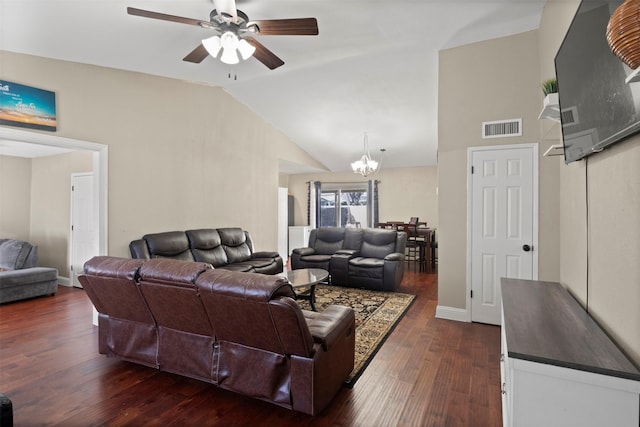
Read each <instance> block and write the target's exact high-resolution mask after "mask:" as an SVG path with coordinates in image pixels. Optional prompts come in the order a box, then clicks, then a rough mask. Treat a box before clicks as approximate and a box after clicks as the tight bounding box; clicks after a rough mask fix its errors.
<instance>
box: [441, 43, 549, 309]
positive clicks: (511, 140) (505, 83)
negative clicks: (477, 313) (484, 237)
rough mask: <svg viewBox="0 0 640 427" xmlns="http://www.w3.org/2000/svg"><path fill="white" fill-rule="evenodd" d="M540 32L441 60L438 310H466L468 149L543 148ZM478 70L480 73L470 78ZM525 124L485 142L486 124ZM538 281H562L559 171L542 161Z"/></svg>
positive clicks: (474, 46) (446, 52) (545, 144)
mask: <svg viewBox="0 0 640 427" xmlns="http://www.w3.org/2000/svg"><path fill="white" fill-rule="evenodd" d="M538 48H539V47H538V32H537V31H530V32H526V33H522V34H517V35H514V36H511V37H504V38H499V39H494V40H489V41H484V42H480V43H474V44H470V45H466V46H462V47H457V48H452V49H448V50H443V51H441V52H440V60H439V89H438V91H439V96H438V103H439V106H438V182H439V185H440V197H439V211H440V213H439V217H440V228H439V231H440V237H439V244H438V245H439V258H438V263H439V264H438V276H439V277H438V300H439V301H438V304H439V305H440V306H443V307H451V308H457V309H462V310H466V309H467V307H466V280H467V279H466V267H467V259H466V253H467V189H466V185H467V176H468V173H469V171H468V168H467V150H468V148H469V147H476V146H490V145H504V144H524V143H538V144H539V153H540V155H542V153H544V151H546V149H547V148H548V146H549V145H551V143H550V142H549V141H545V140H541V138H540V129H539V126H540V125H539V120H538V115H539V113H540V110H541V106H542V92H541V90H540V82H541V78H540V71H539V69H538V67H539V65H538V64H539V61H538ZM470 70H472V72H470ZM515 118H522V129H523V135H522V136H520V137H508V138H494V139H482V138H481V124H482V122H484V121H492V120H503V119H515ZM539 168H540V172H539V176H540V178H539V204H540V209H539V213H538V215H539V224H538V226H539V239H538V262H539V272H538V277H539V279H541V280H558V279H559V277H560V267H559V261H558V260H559V240H558V233H557V218H558V212H559V207H558V196H557V194H558V189H557V188H558V184H557V179H558V166H557V159H555V158H540V159H539Z"/></svg>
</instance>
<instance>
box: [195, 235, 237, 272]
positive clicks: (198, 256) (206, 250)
mask: <svg viewBox="0 0 640 427" xmlns="http://www.w3.org/2000/svg"><path fill="white" fill-rule="evenodd" d="M187 238H188V239H189V244H190V245H191V252H192V253H193V258H194V259H195V260H196V261H198V262H206V263H208V264H211V265H213V266H214V267H221V266H223V265H226V264H228V263H229V259H228V258H227V253H226V252H225V250H224V247H223V246H222V239H221V238H220V233H218V230H216V229H213V228H206V229H200V230H187Z"/></svg>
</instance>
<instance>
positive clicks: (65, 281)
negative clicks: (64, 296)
mask: <svg viewBox="0 0 640 427" xmlns="http://www.w3.org/2000/svg"><path fill="white" fill-rule="evenodd" d="M58 285H62V286H68V287H71V286H72V285H71V280H69V278H68V277H63V276H58Z"/></svg>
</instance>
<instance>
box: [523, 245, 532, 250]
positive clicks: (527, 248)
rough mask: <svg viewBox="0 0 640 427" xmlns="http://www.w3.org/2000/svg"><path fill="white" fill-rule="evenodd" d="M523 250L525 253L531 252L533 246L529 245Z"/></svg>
mask: <svg viewBox="0 0 640 427" xmlns="http://www.w3.org/2000/svg"><path fill="white" fill-rule="evenodd" d="M522 250H523V251H525V252H529V251H530V250H531V246H529V245H522Z"/></svg>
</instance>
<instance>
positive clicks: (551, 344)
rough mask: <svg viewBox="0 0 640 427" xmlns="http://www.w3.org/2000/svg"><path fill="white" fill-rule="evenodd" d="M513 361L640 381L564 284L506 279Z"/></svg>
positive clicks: (504, 300)
mask: <svg viewBox="0 0 640 427" xmlns="http://www.w3.org/2000/svg"><path fill="white" fill-rule="evenodd" d="M501 286H502V309H503V311H504V318H505V320H504V324H503V328H505V333H506V337H507V350H508V352H509V354H508V356H509V357H512V358H516V359H522V360H528V361H531V362H539V363H545V364H548V365H556V366H561V367H565V368H571V369H577V370H581V371H587V372H594V373H598V374H604V375H610V376H614V377H619V378H627V379H631V380H636V381H640V371H639V370H638V369H637V368H636V367H635V366H634V365H633V363H631V361H630V360H629V359H628V358H627V357H626V356H625V355H624V354H623V353H622V352H621V351H620V349H619V348H618V347H617V346H616V345H615V344H614V343H613V342H612V341H611V339H610V338H609V337H608V336H607V335H606V334H605V333H604V331H603V330H602V328H600V326H599V325H598V324H597V323H596V322H595V321H594V320H593V319H592V318H591V316H589V314H588V313H587V312H586V311H585V310H584V309H583V308H582V306H580V304H579V303H578V302H577V301H576V300H575V299H574V298H573V297H572V296H571V294H569V292H568V291H567V290H566V289H565V288H564V287H563V286H562V285H560V284H559V283H555V282H543V281H537V280H522V279H506V278H502V279H501Z"/></svg>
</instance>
